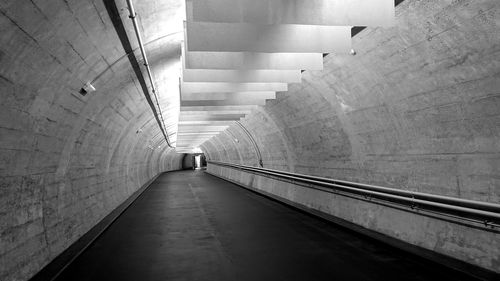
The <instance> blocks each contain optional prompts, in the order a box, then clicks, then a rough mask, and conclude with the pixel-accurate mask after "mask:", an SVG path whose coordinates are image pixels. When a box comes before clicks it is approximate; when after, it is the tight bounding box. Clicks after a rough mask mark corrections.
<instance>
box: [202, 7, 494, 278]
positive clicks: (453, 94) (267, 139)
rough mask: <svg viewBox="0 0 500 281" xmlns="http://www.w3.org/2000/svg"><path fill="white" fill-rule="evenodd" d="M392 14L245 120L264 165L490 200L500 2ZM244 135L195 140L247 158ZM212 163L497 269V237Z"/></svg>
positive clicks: (250, 153) (215, 156) (251, 155)
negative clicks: (347, 52)
mask: <svg viewBox="0 0 500 281" xmlns="http://www.w3.org/2000/svg"><path fill="white" fill-rule="evenodd" d="M396 13H397V27H394V28H388V29H383V28H369V29H365V30H364V31H362V32H361V33H360V34H358V35H357V36H356V37H354V38H353V45H354V48H355V49H356V51H357V55H356V56H341V55H329V56H327V57H326V58H325V69H324V70H323V71H306V72H305V73H303V83H302V84H300V85H292V86H291V87H290V88H289V92H288V93H282V94H279V95H278V96H277V99H276V100H275V101H270V102H268V103H267V105H266V106H265V107H264V108H263V109H262V110H260V111H254V113H253V114H252V115H250V116H249V117H247V118H246V119H245V120H243V121H242V124H243V126H245V127H246V128H247V130H248V131H249V133H250V134H251V135H252V136H253V138H254V139H255V142H256V143H257V144H258V147H259V148H260V150H261V155H262V158H263V162H264V167H268V168H276V169H281V170H289V171H296V172H300V173H305V174H312V175H319V176H325V177H331V178H338V179H345V180H351V181H356V182H362V183H368V184H378V185H382V186H388V187H395V188H402V189H407V190H417V191H422V192H429V193H434V194H443V195H449V196H455V197H461V198H469V199H475V200H481V201H487V202H499V201H500V188H499V187H500V177H499V175H500V146H499V144H500V95H499V94H498V89H500V59H499V58H500V53H499V51H500V29H499V24H500V20H499V19H500V14H499V13H500V2H499V1H496V0H483V1H473V0H465V1H446V0H440V1H430V0H428V1H417V0H406V1H404V2H403V3H402V4H401V5H399V6H398V7H397V9H396ZM229 133H231V134H232V135H237V134H239V135H240V137H236V138H238V139H239V142H235V141H234V140H232V138H231V137H230V136H229ZM246 138H247V139H245V136H244V133H243V132H242V129H241V128H240V127H238V126H236V125H235V126H232V127H230V128H229V129H228V130H227V132H226V133H225V134H220V135H219V136H217V137H215V138H213V139H211V140H210V141H208V142H206V143H205V144H203V145H202V147H203V149H204V151H205V152H206V153H207V155H209V157H210V159H212V160H220V161H227V162H235V163H243V164H248V165H256V164H257V163H256V160H255V157H256V156H255V155H256V153H255V151H254V150H255V149H254V148H253V146H252V145H251V143H250V141H249V140H248V137H246ZM209 170H210V171H212V172H215V173H217V174H220V175H223V176H225V177H228V178H231V179H233V180H236V181H239V182H241V183H243V184H245V185H249V186H253V187H255V188H260V189H265V190H266V191H268V192H271V193H273V194H277V195H279V196H282V197H284V198H287V199H289V200H293V201H295V202H298V203H301V204H304V205H306V206H309V207H313V208H316V209H319V210H322V211H325V212H327V213H330V214H333V215H336V216H338V217H341V218H343V219H346V220H349V221H352V222H355V223H357V224H360V225H362V226H365V227H367V228H370V229H373V230H376V231H379V232H382V233H385V234H387V235H390V236H393V237H396V238H399V239H402V240H404V241H407V242H410V243H412V244H416V245H419V246H422V247H425V248H427V249H432V250H435V251H437V252H439V253H443V254H445V255H449V256H453V257H456V258H459V259H461V260H464V261H467V262H470V263H473V264H476V265H479V266H483V267H485V268H488V269H490V270H494V271H497V272H500V260H499V257H500V252H499V249H500V246H499V245H500V235H498V234H494V233H490V232H482V231H478V230H474V229H472V228H467V227H464V226H459V225H455V224H450V223H445V222H443V221H436V220H431V219H427V218H424V217H418V216H416V215H410V214H407V213H402V212H398V211H396V210H393V209H388V208H384V207H380V206H373V205H369V204H367V203H363V202H355V201H353V200H350V199H349V200H347V199H344V198H342V199H339V198H337V197H336V196H333V195H328V196H327V195H325V194H322V193H319V192H318V191H310V190H308V189H303V188H300V187H297V186H290V185H287V184H283V183H277V182H274V181H270V180H266V179H262V178H259V177H251V176H249V175H243V174H240V173H239V172H238V171H236V170H224V169H221V168H216V167H209Z"/></svg>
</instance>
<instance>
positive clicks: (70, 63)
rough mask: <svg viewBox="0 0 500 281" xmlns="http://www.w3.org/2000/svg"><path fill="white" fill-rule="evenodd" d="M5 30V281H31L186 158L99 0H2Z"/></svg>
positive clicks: (0, 253)
mask: <svg viewBox="0 0 500 281" xmlns="http://www.w3.org/2000/svg"><path fill="white" fill-rule="evenodd" d="M124 17H125V18H126V15H125V16H124ZM128 30H129V31H130V27H128ZM0 34H1V35H0V280H5V281H10V280H27V279H29V277H31V276H32V275H33V274H34V273H36V272H37V271H38V270H39V269H41V268H42V267H43V266H44V265H46V264H47V263H48V262H49V261H50V260H52V259H53V258H54V257H56V256H57V255H58V254H59V253H61V252H62V251H63V250H64V249H65V248H67V247H68V246H69V245H70V244H71V243H73V242H74V241H75V240H76V239H78V238H79V237H80V236H81V235H82V234H84V233H85V232H86V231H88V230H89V229H90V228H91V227H92V226H94V225H95V224H96V223H97V222H98V221H99V220H100V219H102V218H103V217H104V216H105V215H107V214H108V213H109V212H110V211H111V210H113V209H114V208H115V207H117V206H118V205H119V204H120V203H122V202H123V201H124V200H125V199H126V198H128V197H129V196H130V195H131V194H132V193H133V192H134V191H136V190H138V189H139V188H140V187H141V186H142V185H143V184H144V183H146V182H147V181H148V180H150V179H151V178H153V177H154V176H155V175H157V174H158V173H160V172H163V171H169V170H174V169H179V168H181V165H182V155H178V154H176V153H175V152H174V151H173V150H172V149H169V148H167V146H166V145H165V143H164V141H163V137H162V135H161V133H160V130H159V128H158V126H157V124H156V122H155V120H154V118H153V115H152V113H151V110H150V108H149V106H148V105H147V103H146V101H145V98H144V95H143V93H142V91H141V90H140V86H138V85H139V83H138V81H137V80H136V77H135V75H134V73H133V70H132V68H131V66H130V63H129V62H128V60H127V59H126V57H124V55H125V52H124V51H123V49H122V47H121V44H120V41H119V40H118V37H117V35H116V31H115V30H114V28H113V25H112V24H111V21H110V20H109V17H108V16H107V14H106V9H105V8H104V6H103V2H102V1H0ZM93 79H95V82H94V85H95V87H96V88H97V91H96V92H94V93H90V94H88V95H86V96H82V95H80V94H79V93H78V90H79V89H80V88H81V87H82V86H83V84H84V83H85V82H87V81H90V80H93ZM164 105H165V104H164Z"/></svg>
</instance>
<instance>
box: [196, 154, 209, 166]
mask: <svg viewBox="0 0 500 281" xmlns="http://www.w3.org/2000/svg"><path fill="white" fill-rule="evenodd" d="M206 166H207V160H206V158H205V155H204V154H196V155H194V156H193V168H194V169H195V170H199V169H203V168H205V167H206Z"/></svg>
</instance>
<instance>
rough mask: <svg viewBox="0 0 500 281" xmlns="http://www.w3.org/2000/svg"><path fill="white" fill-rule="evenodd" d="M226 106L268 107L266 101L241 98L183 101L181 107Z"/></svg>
mask: <svg viewBox="0 0 500 281" xmlns="http://www.w3.org/2000/svg"><path fill="white" fill-rule="evenodd" d="M226 105H266V100H265V99H255V98H254V99H252V98H247V99H243V98H239V99H225V100H188V101H181V106H183V107H184V106H226Z"/></svg>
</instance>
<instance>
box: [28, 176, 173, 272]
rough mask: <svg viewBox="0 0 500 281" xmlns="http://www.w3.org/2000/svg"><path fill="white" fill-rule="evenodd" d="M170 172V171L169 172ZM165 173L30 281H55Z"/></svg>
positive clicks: (149, 183)
mask: <svg viewBox="0 0 500 281" xmlns="http://www.w3.org/2000/svg"><path fill="white" fill-rule="evenodd" d="M168 172H169V171H168ZM168 172H163V173H159V174H158V175H156V176H154V177H153V178H152V179H150V180H149V181H148V182H146V183H145V184H144V185H143V186H142V187H141V188H139V190H137V191H136V192H134V193H133V194H132V195H131V196H130V197H129V198H128V199H127V200H125V201H124V202H123V203H121V204H120V205H119V206H118V207H117V208H116V209H114V210H113V211H112V212H111V213H109V214H108V215H107V216H105V217H104V218H103V219H102V220H101V221H100V222H99V223H97V224H96V225H95V226H94V227H92V228H91V229H90V230H89V231H88V232H87V233H85V234H84V235H83V236H82V237H80V238H79V239H78V240H76V242H74V243H73V244H72V245H71V246H69V247H68V248H67V249H66V250H64V251H63V252H62V253H61V254H60V255H58V256H57V257H56V258H54V259H53V260H52V261H51V262H50V263H48V264H47V265H46V266H45V267H43V268H42V270H40V271H39V272H38V273H37V274H35V275H34V276H33V277H32V278H31V279H30V281H52V280H55V279H56V278H57V277H58V276H59V274H61V273H62V272H63V270H64V269H65V268H66V267H67V266H68V265H70V264H71V263H72V262H73V261H74V260H75V259H76V258H78V256H79V255H80V254H82V253H83V252H84V251H85V250H86V249H87V248H88V247H90V246H91V245H92V244H93V243H94V242H95V241H96V240H97V239H98V238H99V236H101V234H103V233H104V231H106V229H108V228H109V227H110V226H111V225H112V224H113V222H115V221H116V219H118V217H120V215H121V214H122V213H123V212H125V211H126V210H127V209H128V207H130V205H132V203H134V201H135V200H136V199H137V198H139V196H141V194H142V193H143V192H144V191H145V190H146V189H147V188H148V187H149V186H150V185H151V184H152V183H153V182H154V181H155V180H156V179H157V178H158V177H159V176H161V175H162V174H164V173H168Z"/></svg>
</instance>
